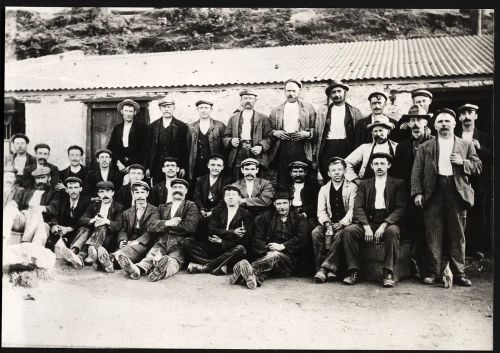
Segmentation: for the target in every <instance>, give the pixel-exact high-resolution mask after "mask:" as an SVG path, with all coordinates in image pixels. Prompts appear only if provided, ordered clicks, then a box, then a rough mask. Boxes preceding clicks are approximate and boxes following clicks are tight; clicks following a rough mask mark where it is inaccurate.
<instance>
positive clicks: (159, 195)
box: [149, 157, 179, 207]
mask: <svg viewBox="0 0 500 353" xmlns="http://www.w3.org/2000/svg"><path fill="white" fill-rule="evenodd" d="M161 170H162V172H163V174H164V175H165V180H164V181H162V182H161V183H158V184H156V185H155V186H153V189H152V190H151V193H150V194H149V202H150V203H151V204H152V205H154V206H156V207H158V206H160V204H162V203H169V202H172V186H171V184H172V181H173V180H174V179H177V175H178V174H179V161H178V160H177V158H174V157H165V160H164V161H163V167H162V168H161Z"/></svg>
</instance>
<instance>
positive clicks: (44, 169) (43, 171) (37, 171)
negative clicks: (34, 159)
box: [31, 167, 50, 177]
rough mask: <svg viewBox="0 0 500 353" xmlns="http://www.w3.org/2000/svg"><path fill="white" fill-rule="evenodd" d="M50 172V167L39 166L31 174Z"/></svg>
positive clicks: (37, 174)
mask: <svg viewBox="0 0 500 353" xmlns="http://www.w3.org/2000/svg"><path fill="white" fill-rule="evenodd" d="M48 174H50V168H49V167H38V168H36V169H35V170H34V171H32V172H31V175H32V176H34V177H37V176H42V175H48Z"/></svg>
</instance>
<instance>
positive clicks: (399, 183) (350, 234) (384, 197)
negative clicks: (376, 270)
mask: <svg viewBox="0 0 500 353" xmlns="http://www.w3.org/2000/svg"><path fill="white" fill-rule="evenodd" d="M391 161H392V157H391V156H390V155H388V154H386V153H374V154H373V155H372V158H371V163H370V167H371V168H372V169H373V171H374V173H375V177H373V178H370V179H367V180H362V181H361V182H360V183H359V185H358V191H357V193H356V198H355V200H354V213H353V220H352V223H353V224H351V225H349V226H347V227H346V228H345V229H344V231H343V233H342V234H343V236H342V237H343V239H342V241H343V244H344V251H345V255H346V260H347V267H348V271H349V276H348V277H346V278H344V283H346V284H355V283H356V282H358V281H359V269H360V258H359V257H360V254H359V246H360V243H362V242H365V243H366V244H372V243H379V242H380V241H381V240H382V241H383V242H384V265H383V272H384V278H383V282H382V283H383V285H384V287H394V284H395V282H394V266H395V265H396V261H397V259H398V251H399V230H400V227H399V224H400V222H401V220H402V218H403V215H404V211H405V208H406V201H407V195H406V190H405V186H404V181H403V180H401V179H397V178H393V177H391V176H388V175H387V170H388V169H389V168H390V167H391Z"/></svg>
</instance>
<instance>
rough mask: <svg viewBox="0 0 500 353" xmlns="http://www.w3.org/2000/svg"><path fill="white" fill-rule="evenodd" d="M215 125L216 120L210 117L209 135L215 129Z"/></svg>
mask: <svg viewBox="0 0 500 353" xmlns="http://www.w3.org/2000/svg"><path fill="white" fill-rule="evenodd" d="M214 127H215V121H214V119H212V118H210V126H209V127H208V130H207V135H209V134H210V132H211V131H212V130H213V128H214Z"/></svg>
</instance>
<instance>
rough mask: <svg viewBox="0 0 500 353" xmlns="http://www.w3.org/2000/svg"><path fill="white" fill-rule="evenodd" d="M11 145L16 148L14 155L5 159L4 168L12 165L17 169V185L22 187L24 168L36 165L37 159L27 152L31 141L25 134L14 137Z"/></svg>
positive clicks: (11, 139)
mask: <svg viewBox="0 0 500 353" xmlns="http://www.w3.org/2000/svg"><path fill="white" fill-rule="evenodd" d="M10 143H11V145H13V146H14V154H12V155H10V156H8V157H7V158H6V159H5V161H4V166H7V165H11V166H13V167H14V168H16V170H17V174H16V179H17V184H18V185H22V184H23V172H24V168H26V167H27V166H29V165H31V164H36V158H35V157H34V156H32V155H31V154H29V153H28V152H27V151H28V144H29V143H30V139H29V138H28V136H26V135H25V134H15V135H12V137H11V138H10Z"/></svg>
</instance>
